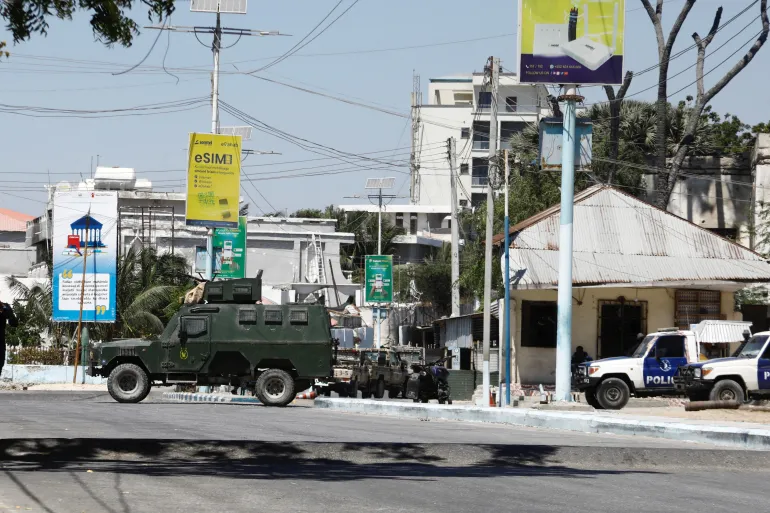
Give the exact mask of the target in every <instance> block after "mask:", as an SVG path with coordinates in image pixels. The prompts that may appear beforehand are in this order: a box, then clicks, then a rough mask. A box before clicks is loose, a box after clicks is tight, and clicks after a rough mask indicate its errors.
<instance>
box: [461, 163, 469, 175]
mask: <svg viewBox="0 0 770 513" xmlns="http://www.w3.org/2000/svg"><path fill="white" fill-rule="evenodd" d="M469 169H470V166H468V164H460V174H461V175H467V174H469V173H470V170H469Z"/></svg>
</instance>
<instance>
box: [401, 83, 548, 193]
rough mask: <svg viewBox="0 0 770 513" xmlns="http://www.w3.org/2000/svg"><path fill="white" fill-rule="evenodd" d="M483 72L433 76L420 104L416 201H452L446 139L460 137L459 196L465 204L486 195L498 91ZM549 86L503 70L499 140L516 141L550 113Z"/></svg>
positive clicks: (502, 143) (501, 143)
mask: <svg viewBox="0 0 770 513" xmlns="http://www.w3.org/2000/svg"><path fill="white" fill-rule="evenodd" d="M488 82H489V81H488V79H486V78H485V76H484V74H483V73H473V74H468V75H457V76H450V77H441V78H432V79H430V85H429V86H428V97H427V104H422V105H418V106H415V107H414V109H415V110H417V111H418V112H415V113H413V114H414V115H415V116H417V115H418V116H419V120H420V121H419V123H418V126H417V134H416V137H415V139H416V143H417V152H416V154H417V164H418V166H419V167H418V173H417V175H416V176H415V177H413V178H414V179H413V180H412V184H413V186H412V191H411V195H412V196H411V201H412V203H414V204H419V205H447V204H448V203H450V198H451V190H450V188H451V184H450V181H449V160H448V159H447V153H446V143H447V140H448V139H449V138H450V137H454V138H455V139H456V141H457V159H456V163H457V173H458V176H459V181H458V191H457V199H458V202H459V206H460V207H469V206H474V205H478V204H480V203H482V202H483V201H485V200H486V192H487V182H488V163H487V157H488V155H489V132H490V117H491V110H492V105H493V102H492V93H491V87H490V86H489V83H488ZM547 97H548V91H547V89H546V88H545V87H544V86H535V85H522V84H520V83H519V79H518V76H517V75H516V74H514V73H500V86H499V88H498V99H497V107H498V115H497V123H498V130H497V143H498V148H499V149H505V148H506V147H508V146H509V145H510V140H511V137H512V135H513V134H515V133H516V132H520V131H522V130H523V129H524V127H525V126H526V125H527V124H535V125H537V123H538V122H539V121H540V119H541V118H542V117H545V116H548V115H549V114H550V109H549V105H548V99H547Z"/></svg>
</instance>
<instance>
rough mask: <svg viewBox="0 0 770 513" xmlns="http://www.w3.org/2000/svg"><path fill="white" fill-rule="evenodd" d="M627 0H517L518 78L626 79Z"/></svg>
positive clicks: (571, 81) (563, 80) (547, 80)
mask: <svg viewBox="0 0 770 513" xmlns="http://www.w3.org/2000/svg"><path fill="white" fill-rule="evenodd" d="M625 6H626V2H625V0H519V52H518V53H519V66H518V71H519V80H520V82H521V83H530V84H606V85H611V84H620V83H622V82H623V45H624V41H625V30H624V28H625V21H626V17H625Z"/></svg>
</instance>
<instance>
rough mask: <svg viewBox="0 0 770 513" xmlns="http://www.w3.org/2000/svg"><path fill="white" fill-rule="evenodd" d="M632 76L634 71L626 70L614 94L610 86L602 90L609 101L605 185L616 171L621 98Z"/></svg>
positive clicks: (610, 181)
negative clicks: (608, 161)
mask: <svg viewBox="0 0 770 513" xmlns="http://www.w3.org/2000/svg"><path fill="white" fill-rule="evenodd" d="M633 78H634V72H633V71H628V72H626V76H625V78H624V79H623V84H621V86H620V88H619V89H618V93H617V94H615V89H614V88H613V87H612V86H604V91H605V92H606V93H607V99H608V100H609V101H610V161H611V164H610V172H609V173H607V185H612V179H613V178H614V177H615V174H616V173H617V172H618V156H619V155H620V109H621V108H622V107H623V100H624V99H625V97H626V93H627V92H628V88H629V87H631V80H632V79H633Z"/></svg>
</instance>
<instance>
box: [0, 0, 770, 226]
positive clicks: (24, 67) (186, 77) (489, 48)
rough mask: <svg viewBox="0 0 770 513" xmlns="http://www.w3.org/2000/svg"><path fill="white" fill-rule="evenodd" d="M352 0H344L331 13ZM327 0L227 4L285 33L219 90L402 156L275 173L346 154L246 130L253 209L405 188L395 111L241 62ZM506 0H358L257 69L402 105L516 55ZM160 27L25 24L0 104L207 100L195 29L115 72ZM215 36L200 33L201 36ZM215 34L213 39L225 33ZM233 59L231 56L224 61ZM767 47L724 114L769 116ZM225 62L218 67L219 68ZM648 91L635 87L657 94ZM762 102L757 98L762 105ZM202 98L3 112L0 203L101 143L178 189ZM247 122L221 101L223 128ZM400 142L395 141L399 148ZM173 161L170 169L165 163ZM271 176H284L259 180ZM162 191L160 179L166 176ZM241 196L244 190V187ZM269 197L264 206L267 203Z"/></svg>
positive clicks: (637, 58)
mask: <svg viewBox="0 0 770 513" xmlns="http://www.w3.org/2000/svg"><path fill="white" fill-rule="evenodd" d="M352 1H353V0H345V1H344V2H343V4H342V5H341V7H340V9H339V10H338V12H339V11H341V10H342V9H344V8H345V7H347V6H348V5H350V3H352ZM336 3H337V1H336V0H315V1H310V0H287V1H283V2H264V1H261V0H251V1H250V2H249V13H248V14H247V15H243V16H239V15H229V16H223V25H224V26H230V27H239V28H253V29H264V30H280V31H281V32H283V33H287V34H292V35H293V36H294V37H291V38H289V37H262V38H242V39H241V40H240V41H239V42H238V44H237V45H235V46H234V47H233V48H229V49H226V50H224V51H223V52H222V63H223V65H222V69H223V71H224V72H226V73H225V74H224V75H223V76H222V79H221V89H220V92H221V99H222V100H223V101H225V102H227V103H229V104H230V105H233V106H235V107H237V108H238V109H240V110H241V111H244V112H245V113H247V114H249V115H250V116H252V117H254V118H257V119H259V120H262V121H264V122H266V123H268V124H270V125H272V126H274V127H276V128H279V129H281V130H283V131H285V132H288V133H291V134H293V135H295V136H298V137H302V138H304V139H308V140H311V141H314V142H317V143H321V144H324V145H327V146H331V147H334V148H336V149H339V150H342V151H345V152H350V153H365V152H377V151H382V150H392V151H390V152H384V153H381V154H380V155H387V156H392V159H393V160H397V161H400V162H402V163H403V164H404V167H401V168H395V169H393V170H391V171H382V172H380V171H370V170H366V169H362V170H360V171H357V172H351V173H348V172H345V173H338V174H330V175H328V176H311V177H301V178H291V179H289V178H285V177H286V176H288V175H291V174H297V173H302V171H293V172H292V171H290V172H287V173H286V174H285V175H284V174H281V173H280V171H282V170H296V169H297V168H300V167H302V168H307V167H313V166H321V165H327V166H329V167H326V168H321V169H308V170H306V171H304V172H308V171H309V172H319V171H321V170H324V169H326V170H332V171H339V170H345V169H349V168H350V167H351V166H349V165H348V164H345V163H342V162H338V161H336V162H335V161H333V160H324V161H312V162H306V163H296V164H283V165H279V164H280V163H281V162H289V161H297V160H305V159H314V158H318V155H316V154H313V153H309V152H307V151H305V150H303V149H301V148H299V147H297V146H295V145H292V144H290V143H287V142H285V141H283V140H280V139H277V138H275V137H272V136H270V135H266V134H263V133H260V132H256V131H255V132H254V135H253V138H252V140H251V141H250V142H248V143H246V144H245V147H247V148H251V149H254V150H266V151H269V150H272V151H276V152H280V153H281V155H273V156H266V155H262V156H258V155H254V156H250V157H248V158H247V159H246V161H245V162H244V164H245V165H247V166H251V165H253V164H259V166H258V167H244V172H247V173H271V172H272V173H274V174H272V175H262V176H261V177H260V175H254V176H252V179H253V180H254V184H255V185H256V186H257V187H258V188H259V190H260V192H261V193H262V195H264V197H265V198H267V201H266V200H265V199H263V198H262V197H260V196H258V195H257V194H255V192H254V190H253V189H252V187H251V185H250V184H247V185H245V187H246V189H247V190H248V191H249V192H250V193H251V195H252V197H253V199H254V200H255V201H256V204H257V206H256V207H255V206H254V204H253V203H254V202H252V207H251V213H252V214H260V213H261V212H263V211H264V212H270V211H273V210H274V209H281V210H282V209H288V210H289V211H290V212H291V211H293V210H296V209H297V208H301V207H323V206H325V205H328V204H331V203H335V204H338V203H350V202H354V201H355V200H349V199H344V196H350V195H354V194H361V193H363V185H364V181H365V178H366V177H368V176H378V173H381V175H386V176H396V177H397V187H400V194H403V195H406V194H407V193H408V184H407V183H406V179H407V178H408V175H407V173H408V168H407V167H406V165H407V164H408V146H409V142H410V135H409V130H408V127H407V126H406V123H407V121H406V120H405V119H404V118H401V117H397V116H392V115H387V114H383V113H381V112H376V111H373V110H369V109H364V108H362V107H359V106H353V105H347V104H344V103H341V102H337V101H333V100H329V99H326V98H322V97H319V96H313V95H309V94H307V93H304V92H300V91H297V90H293V89H290V88H286V87H283V86H279V85H275V84H271V83H267V82H264V81H261V80H257V79H255V78H252V77H249V76H246V75H243V74H238V73H237V71H246V70H251V69H254V68H255V67H258V66H259V65H263V64H266V63H269V62H271V61H270V59H269V58H270V57H276V56H279V55H281V54H282V53H283V52H285V51H286V50H288V49H289V48H290V47H291V46H292V45H294V44H295V43H296V42H297V41H299V39H301V38H302V36H304V35H305V34H306V33H307V32H308V31H309V30H310V29H311V28H312V27H313V26H314V25H315V24H316V23H318V21H319V20H320V19H321V18H323V17H324V16H325V15H326V14H327V13H328V11H329V10H330V9H331V8H332V7H333V6H334V4H336ZM722 3H723V4H724V6H725V14H724V17H723V20H727V19H729V18H730V17H732V16H733V15H734V14H736V13H738V12H739V11H740V10H742V9H743V8H745V7H746V6H747V5H748V4H749V0H729V1H723V2H722ZM682 5H683V0H667V1H666V11H665V20H666V22H667V23H666V24H667V27H668V26H670V24H671V23H673V20H674V18H675V16H676V14H677V13H678V11H679V9H680V8H681V6H682ZM718 5H719V2H717V1H715V0H699V1H698V2H697V4H696V6H695V8H694V9H693V12H692V14H691V15H690V17H689V19H688V21H687V23H686V24H685V26H684V28H683V29H682V32H681V34H680V37H679V40H678V44H677V48H678V49H684V48H686V47H688V46H690V45H691V44H692V39H691V37H690V34H692V33H693V32H695V31H699V32H700V33H701V34H702V35H705V33H707V31H708V29H709V27H710V26H711V22H712V19H713V15H714V11H715V9H716V8H717V7H718ZM639 7H641V2H640V1H639V0H627V7H626V9H627V12H628V15H627V27H626V32H627V36H626V37H627V39H626V49H625V53H626V68H627V69H632V70H640V69H644V68H646V67H648V66H651V65H654V64H656V63H657V60H658V59H657V49H656V44H655V36H654V32H653V29H652V25H651V23H650V21H649V19H648V18H647V15H646V13H645V12H644V11H643V10H640V9H639ZM177 9H178V10H177V13H176V14H174V15H173V16H172V19H171V24H172V25H198V26H202V25H211V24H213V22H214V16H213V15H208V14H197V13H196V14H194V13H190V12H189V7H188V4H187V3H186V2H178V7H177ZM517 9H518V5H517V2H516V1H514V0H484V1H483V2H473V3H471V2H467V1H465V2H460V1H457V0H443V1H440V2H439V1H438V0H419V1H416V0H390V1H388V2H383V1H375V0H360V1H359V3H358V4H357V5H356V6H355V7H353V9H351V10H350V12H348V13H347V14H346V15H345V16H344V17H343V18H341V19H340V20H339V21H338V22H337V23H336V24H335V25H334V26H332V27H331V28H330V29H329V30H328V31H326V32H325V33H324V34H323V35H321V36H320V37H319V38H318V39H316V40H315V41H313V42H312V43H311V44H310V45H309V46H308V47H307V48H305V49H304V50H302V52H301V53H304V54H328V53H340V52H344V53H345V54H344V55H313V56H295V57H292V58H289V59H287V60H285V61H283V62H281V63H280V64H278V65H276V66H274V67H272V68H271V69H270V70H268V71H266V72H265V75H264V76H266V77H269V78H272V79H275V80H280V81H284V82H289V83H292V84H295V85H298V86H300V87H309V88H311V89H314V90H323V91H325V92H329V93H331V94H336V95H339V96H344V97H348V98H353V97H355V98H357V99H358V100H359V101H364V102H365V103H369V104H377V105H380V106H383V107H385V108H387V109H389V110H395V111H399V112H402V113H404V114H408V112H409V95H410V92H411V88H412V70H415V71H416V72H417V73H418V74H420V75H421V77H422V84H423V91H426V90H427V84H428V79H429V78H430V77H435V76H442V75H450V74H455V73H467V72H471V71H480V70H481V69H482V68H483V65H484V62H485V60H486V59H487V58H488V57H489V56H490V55H495V56H500V57H501V59H502V64H503V66H504V67H506V68H509V69H513V68H515V65H516V36H515V35H514V34H515V32H516V23H517V20H516V18H517V16H516V13H517ZM758 11H759V7H758V5H757V6H754V7H753V8H752V9H751V10H750V11H749V12H748V13H747V14H745V15H744V16H743V17H741V18H740V19H738V20H736V21H735V22H733V23H732V24H731V25H730V26H729V27H727V28H725V30H724V31H723V32H721V33H720V34H718V35H717V38H716V40H715V41H714V43H713V44H712V49H714V50H716V48H718V47H719V46H720V45H722V44H723V43H725V42H726V41H727V40H728V39H729V38H730V37H732V36H733V35H734V34H736V33H737V32H739V31H740V30H742V29H743V28H744V27H745V26H746V25H747V24H748V23H749V22H750V21H751V20H752V19H753V18H756V17H757V15H758ZM135 19H137V21H139V22H140V23H144V22H145V21H146V13H145V12H144V11H142V10H141V9H137V10H136V12H135ZM759 30H760V25H759V21H755V22H754V23H753V24H752V25H751V26H750V27H749V28H748V29H746V30H744V31H743V32H742V33H741V34H740V35H738V36H737V37H736V38H735V39H734V41H733V42H732V43H729V44H727V45H726V46H724V48H722V49H720V50H719V52H718V53H716V54H715V55H714V56H713V57H709V58H708V59H707V61H706V63H707V64H706V69H707V70H708V69H711V68H712V67H714V66H715V65H717V64H718V63H720V62H721V61H722V60H724V59H725V58H727V57H728V56H729V55H730V54H731V53H732V52H733V51H735V50H737V49H738V48H739V47H740V46H742V45H743V44H745V43H746V42H748V41H749V40H750V39H751V38H752V36H753V35H755V34H756V33H757V32H759ZM156 36H157V33H156V32H155V31H152V30H144V31H143V32H142V34H141V35H140V36H139V37H138V38H137V39H136V40H135V42H134V46H133V47H132V48H129V49H125V48H122V47H117V46H116V47H114V48H112V49H110V48H106V47H104V46H103V45H102V44H101V43H99V42H96V41H94V38H93V35H92V33H91V30H90V26H89V24H88V16H87V15H86V14H85V13H79V14H78V15H76V18H75V20H74V21H72V22H62V21H52V22H51V27H50V30H49V35H48V36H47V37H43V36H39V35H37V36H34V37H33V39H32V40H31V41H29V42H25V43H21V44H19V45H15V46H13V45H12V46H11V48H10V50H11V52H12V55H11V57H10V59H8V60H7V62H3V63H0V95H1V97H2V101H1V102H0V103H3V104H8V105H27V106H36V107H52V108H61V109H99V110H106V109H119V108H126V107H132V106H137V105H146V104H155V103H161V102H170V101H178V100H184V99H188V98H196V97H205V96H207V95H208V94H209V92H210V82H209V75H208V74H207V72H208V71H209V70H210V65H211V51H210V49H209V48H204V47H203V46H201V44H199V43H198V41H196V38H195V36H194V35H192V34H182V33H172V34H171V36H170V45H169V40H168V38H167V34H165V33H164V34H163V35H162V36H161V37H160V39H159V40H158V42H157V45H156V46H155V48H154V50H153V51H152V53H151V54H150V56H149V57H148V58H147V60H146V61H145V62H144V65H143V67H140V68H138V69H137V70H135V71H133V72H131V73H125V74H122V75H117V76H116V75H113V73H116V72H120V71H123V70H126V69H128V68H130V67H131V66H133V65H134V64H136V63H138V62H139V61H140V60H141V59H142V58H143V57H144V56H145V54H146V53H147V52H148V50H149V49H150V47H151V46H152V44H153V41H154V40H155V38H156ZM489 36H501V37H495V38H493V39H486V40H481V41H474V42H465V43H461V44H449V45H443V46H432V47H426V48H418V49H409V50H400V51H382V52H368V53H351V52H361V51H363V50H382V49H391V48H396V47H404V46H418V45H429V44H435V43H444V42H450V41H458V40H471V39H476V38H484V37H489ZM10 39H11V38H10V34H8V33H7V32H6V31H4V30H0V40H10ZM201 39H202V41H203V42H204V43H205V44H206V45H210V36H201ZM235 39H236V38H234V37H226V38H225V39H224V41H223V45H225V46H227V45H230V44H232V43H234V42H235ZM164 55H165V64H166V66H167V67H170V68H183V67H184V68H192V67H197V69H195V70H192V71H189V70H188V71H186V72H183V73H179V74H178V76H179V79H180V82H179V83H178V84H177V83H176V79H175V78H173V77H171V76H169V75H167V74H165V73H164V72H163V71H162V69H160V66H161V65H162V63H163V59H164ZM739 55H742V52H739V53H738V54H736V55H735V56H734V57H733V58H731V59H729V60H728V61H727V63H725V64H724V65H722V66H721V67H720V68H717V69H716V70H715V71H714V72H713V73H712V74H711V75H709V76H708V77H707V84H711V83H713V82H714V81H715V80H716V79H717V78H718V77H721V72H722V71H723V70H726V69H728V67H729V66H731V65H732V63H733V62H734V61H735V60H736V59H737V58H738V56H739ZM694 58H695V54H694V52H692V51H691V52H689V53H687V54H685V55H684V56H682V57H680V58H679V59H678V60H676V61H674V62H673V63H672V66H671V70H672V74H673V73H676V72H678V71H680V70H682V69H683V68H684V67H687V66H690V65H692V64H693V63H694ZM233 63H235V65H233ZM769 65H770V46H768V47H766V48H764V49H763V50H762V51H761V52H760V54H759V56H758V57H757V58H756V59H755V60H754V61H753V62H752V63H751V65H750V66H749V68H748V69H747V70H745V71H744V72H743V73H742V74H741V75H740V76H739V77H738V78H737V79H735V80H734V81H733V82H732V83H731V84H730V85H729V86H728V88H727V89H726V90H725V91H723V92H722V93H721V94H720V95H719V96H718V97H717V98H716V100H715V101H714V102H713V104H714V107H715V109H716V110H717V111H718V112H720V113H724V112H730V113H733V114H737V115H738V116H739V117H741V119H743V120H744V121H745V122H748V123H752V124H753V123H757V122H760V121H768V120H769V119H770V109H767V108H763V107H764V105H762V104H757V102H756V101H755V100H754V98H756V97H757V94H756V93H757V84H758V83H761V82H766V81H767V79H768V76H769V75H770V72H768V69H769V68H770V66H769ZM227 72H229V73H227ZM693 80H694V71H693V70H688V71H685V72H684V73H683V74H682V75H680V76H679V77H677V78H674V79H673V80H671V82H670V85H669V92H673V91H676V90H678V89H680V88H682V87H685V86H687V85H688V84H689V83H690V82H692V81H693ZM656 82H657V73H656V72H650V73H647V74H645V75H643V76H640V77H639V78H638V79H636V80H635V81H634V85H633V86H632V88H631V93H632V94H633V93H635V92H638V91H641V90H643V89H645V88H647V87H650V86H651V85H654V84H655V83H656ZM583 93H584V94H585V95H586V96H587V101H588V102H591V101H600V100H604V99H605V97H604V93H603V92H602V91H601V90H600V89H599V88H584V89H583ZM688 93H689V94H692V93H694V87H689V88H688V89H687V90H685V91H683V92H681V93H679V94H678V95H677V96H676V97H674V98H672V100H675V101H678V100H679V99H683V98H684V97H685V96H686V95H687V94H688ZM654 95H655V88H652V89H650V90H649V91H647V92H644V93H641V94H639V95H637V96H635V98H640V99H653V98H654ZM758 107H759V108H758ZM210 118H211V112H210V107H208V106H206V105H202V106H201V107H200V108H197V109H195V110H188V111H183V112H177V113H168V114H163V115H155V116H139V117H120V118H99V119H78V118H32V117H23V116H18V115H12V114H8V113H5V112H0V119H1V120H2V122H0V149H1V153H2V162H1V163H0V197H2V203H0V204H2V206H3V207H5V208H11V209H14V210H18V211H20V212H25V213H28V214H32V215H39V214H40V213H41V212H42V208H43V203H42V202H43V200H44V199H45V192H44V189H43V184H45V183H48V180H49V175H48V173H49V172H50V180H51V181H52V182H56V181H59V180H69V181H77V180H79V178H80V176H81V174H82V176H84V177H87V176H88V175H89V172H90V165H91V159H92V157H93V158H94V159H95V158H96V155H99V159H100V162H101V164H102V165H107V166H124V167H133V168H135V169H136V170H137V173H138V176H139V177H144V178H149V179H151V180H153V181H154V182H155V184H156V185H158V186H159V185H168V186H173V185H175V184H179V185H177V186H176V189H177V190H183V186H182V185H181V184H182V182H181V180H183V179H184V171H183V168H184V166H185V147H186V140H187V134H188V133H189V132H191V131H200V132H206V131H209V130H210V124H211V122H210ZM234 124H235V125H238V124H242V122H240V121H237V120H235V119H233V118H232V117H230V116H229V115H228V114H225V113H222V125H234ZM397 148H398V149H397ZM175 170H176V171H175ZM266 177H273V178H275V177H281V178H280V179H272V180H264V178H266ZM166 190H169V189H166ZM247 200H248V198H247ZM268 203H269V204H268Z"/></svg>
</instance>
